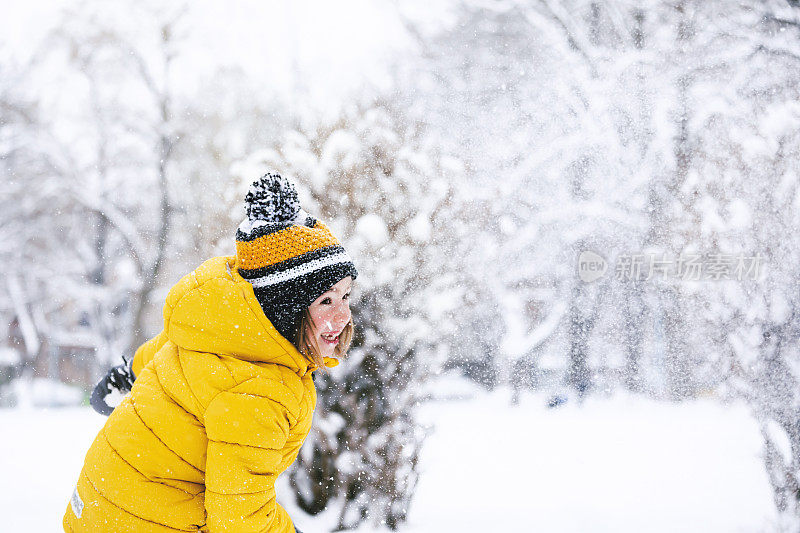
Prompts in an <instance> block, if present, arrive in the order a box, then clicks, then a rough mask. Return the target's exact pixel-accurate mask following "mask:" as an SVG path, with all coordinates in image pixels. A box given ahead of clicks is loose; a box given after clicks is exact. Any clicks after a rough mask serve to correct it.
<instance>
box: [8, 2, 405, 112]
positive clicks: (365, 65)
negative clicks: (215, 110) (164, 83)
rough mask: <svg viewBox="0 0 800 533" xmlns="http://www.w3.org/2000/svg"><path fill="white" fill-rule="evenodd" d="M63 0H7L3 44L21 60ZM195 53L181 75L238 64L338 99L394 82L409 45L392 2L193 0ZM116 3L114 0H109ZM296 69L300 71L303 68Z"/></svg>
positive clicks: (315, 97)
mask: <svg viewBox="0 0 800 533" xmlns="http://www.w3.org/2000/svg"><path fill="white" fill-rule="evenodd" d="M69 3H70V2H67V1H65V0H26V1H25V2H14V3H8V4H7V5H6V6H4V8H3V16H2V17H0V49H1V48H3V45H7V50H6V53H10V54H11V55H12V56H13V57H15V58H16V59H17V60H19V61H24V60H25V59H26V58H27V57H28V56H29V55H30V52H31V51H32V49H33V48H34V46H35V45H36V44H37V43H38V42H39V40H40V39H41V38H42V37H43V36H44V34H45V33H46V32H47V31H48V30H49V29H50V28H51V27H52V26H53V25H54V24H56V23H57V21H58V10H59V8H60V7H61V6H64V5H67V4H69ZM191 4H192V6H193V8H192V9H193V10H194V11H193V14H192V15H191V17H192V18H191V19H190V20H192V23H191V28H192V30H191V31H192V35H191V36H190V39H191V41H190V42H192V43H193V44H192V46H196V48H197V53H196V54H191V56H190V57H189V62H187V61H186V60H185V58H184V61H183V63H178V62H176V63H177V64H176V65H175V66H176V68H179V69H183V70H182V71H179V74H178V77H179V79H180V80H183V81H186V82H187V83H190V82H192V81H194V80H197V79H198V77H199V78H204V77H207V76H210V75H211V74H212V73H213V71H214V68H215V67H216V66H217V65H219V64H220V63H226V64H238V65H241V66H242V67H243V68H244V69H245V71H246V72H247V73H248V74H250V75H251V76H252V77H253V78H255V79H256V80H259V81H260V82H263V83H267V84H269V85H270V86H271V87H272V88H274V90H276V91H278V92H279V93H281V94H283V95H284V96H286V95H288V94H290V93H291V91H294V90H296V89H297V88H298V87H305V90H306V91H307V93H308V95H309V96H311V99H312V101H313V102H315V103H318V104H322V105H323V106H324V105H326V104H327V103H329V102H330V101H331V100H332V99H334V100H339V99H341V98H342V97H343V96H344V95H345V94H348V93H350V92H352V91H354V90H358V88H359V87H360V86H361V85H363V84H364V83H365V82H369V83H372V84H374V85H377V86H379V87H383V86H386V84H387V83H388V82H389V79H388V71H389V69H390V67H391V65H390V63H389V61H387V58H388V57H389V56H390V55H391V54H392V53H393V52H397V51H399V50H401V49H404V48H407V47H409V46H410V44H411V43H410V40H409V39H408V38H407V37H406V35H405V32H404V30H403V28H402V25H401V23H400V22H399V21H398V18H397V15H396V14H395V13H393V9H394V7H393V4H392V3H390V2H374V1H368V0H337V1H336V2H330V1H316V0H293V1H275V0H273V1H257V0H236V1H232V2H219V1H213V0H196V1H194V2H192V3H191ZM108 5H109V6H113V3H109V4H108ZM294 72H298V73H299V76H297V75H295V74H294Z"/></svg>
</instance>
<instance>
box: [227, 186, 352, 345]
mask: <svg viewBox="0 0 800 533" xmlns="http://www.w3.org/2000/svg"><path fill="white" fill-rule="evenodd" d="M245 210H246V212H247V217H246V218H245V219H244V220H243V221H242V223H241V224H240V225H239V228H238V229H237V231H236V263H237V268H238V270H239V274H240V275H241V276H242V277H243V278H245V279H246V280H248V281H249V282H250V283H251V284H252V285H253V290H254V292H255V295H256V298H257V299H258V301H259V303H260V304H261V308H262V309H263V310H264V314H265V315H266V316H267V318H268V319H269V320H270V322H272V325H273V326H275V329H277V330H278V332H279V333H280V334H281V335H283V336H284V337H285V338H286V339H287V340H289V341H290V342H292V343H295V342H296V340H297V330H298V328H299V325H300V315H301V313H302V312H303V311H304V310H305V309H307V308H308V307H309V306H310V305H311V304H312V303H313V302H314V300H316V299H317V298H319V297H320V296H321V295H322V294H323V293H325V292H326V291H328V290H329V289H330V288H331V287H333V286H334V285H335V284H336V283H338V282H339V281H341V280H342V279H344V278H346V277H347V276H351V277H352V278H353V280H355V279H356V277H357V276H358V271H357V270H356V267H355V265H354V264H353V261H352V259H351V258H350V256H349V255H348V254H347V252H346V251H345V250H344V248H343V247H342V245H341V244H340V243H339V241H338V240H337V239H336V237H334V236H333V234H332V233H331V231H330V230H329V229H328V227H327V226H326V225H325V224H323V223H322V222H320V221H319V220H317V219H316V218H314V217H312V216H311V215H309V214H308V213H306V212H305V211H304V210H303V209H302V208H301V207H300V202H299V200H298V198H297V190H296V189H295V187H294V184H293V183H292V182H291V181H290V180H289V179H287V178H284V177H282V176H280V175H279V174H277V173H276V174H273V173H267V174H265V175H264V176H262V177H261V178H259V179H258V180H256V181H255V182H253V184H252V185H251V186H250V190H249V191H248V192H247V196H245Z"/></svg>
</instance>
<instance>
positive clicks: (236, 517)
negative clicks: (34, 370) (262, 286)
mask: <svg viewBox="0 0 800 533" xmlns="http://www.w3.org/2000/svg"><path fill="white" fill-rule="evenodd" d="M325 363H326V366H334V365H335V364H336V363H337V362H336V360H335V359H326V361H325ZM315 369H316V366H315V365H314V364H313V363H312V362H310V361H308V360H307V359H306V358H304V357H303V356H302V355H301V354H300V353H299V352H298V351H297V350H296V349H295V347H294V346H293V345H292V344H291V343H290V342H289V341H288V340H286V339H284V338H283V337H282V336H281V335H280V334H279V333H278V332H277V330H276V329H275V328H274V327H273V326H272V324H271V323H270V322H269V320H268V319H267V317H266V315H264V312H263V311H262V310H261V306H260V305H259V303H258V301H257V300H256V297H255V294H254V293H253V288H252V285H250V283H248V282H247V281H246V280H244V279H243V278H242V277H241V276H239V274H238V273H237V270H236V262H235V256H232V257H217V258H214V259H211V260H209V261H206V262H205V263H203V264H202V265H201V266H200V267H198V268H197V269H196V270H195V271H194V272H192V273H191V274H189V275H187V276H184V277H183V279H181V280H180V281H179V282H178V283H177V284H176V285H175V286H174V287H173V288H172V290H170V292H169V295H168V297H167V300H166V304H165V305H164V330H163V331H162V332H161V333H160V334H159V335H158V336H156V337H155V338H153V339H152V340H150V341H148V342H147V343H145V344H143V345H142V346H141V347H140V348H139V349H138V350H137V351H136V354H135V357H134V363H133V370H134V372H135V374H136V376H137V378H136V382H135V383H134V386H133V390H132V391H131V392H130V394H128V396H127V397H126V398H125V399H124V400H123V401H122V403H121V404H120V405H119V406H118V407H117V408H116V409H115V410H114V412H113V413H112V414H111V416H110V417H109V418H108V420H107V422H106V424H105V426H104V427H103V428H102V430H101V431H100V433H99V434H98V435H97V438H96V439H95V441H94V443H93V444H92V446H91V448H90V449H89V452H88V453H87V455H86V461H85V464H84V467H83V470H82V471H81V474H80V478H79V480H78V484H77V488H76V491H75V493H74V494H73V496H72V499H71V501H70V503H69V504H68V505H67V511H66V514H65V516H64V521H63V526H64V530H65V531H68V532H75V533H77V532H84V531H85V532H92V533H97V532H106V531H107V532H112V531H113V532H116V533H121V532H136V533H148V532H165V531H207V532H217V531H235V532H245V531H264V532H266V531H268V532H289V533H292V532H293V531H294V526H293V524H292V521H291V520H290V518H289V516H288V515H287V514H286V511H285V510H284V509H283V507H281V506H280V505H279V504H277V502H276V501H275V489H274V484H275V478H276V477H277V476H278V474H280V473H281V472H283V471H284V470H285V469H286V468H287V467H288V466H289V465H290V464H291V463H292V462H294V460H295V458H296V457H297V453H298V451H299V450H300V445H301V444H302V443H303V440H304V439H305V438H306V436H307V435H308V432H309V430H310V428H311V418H312V415H313V413H314V408H315V405H316V391H315V388H314V382H313V381H312V379H311V372H312V371H313V370H315Z"/></svg>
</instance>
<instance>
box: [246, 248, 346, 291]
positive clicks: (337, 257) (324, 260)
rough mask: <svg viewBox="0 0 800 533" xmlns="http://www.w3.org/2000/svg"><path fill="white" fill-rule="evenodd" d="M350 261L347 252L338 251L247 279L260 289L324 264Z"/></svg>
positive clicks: (306, 272)
mask: <svg viewBox="0 0 800 533" xmlns="http://www.w3.org/2000/svg"><path fill="white" fill-rule="evenodd" d="M352 262H353V260H352V259H350V256H349V255H348V254H347V252H338V253H336V254H334V255H330V256H328V257H321V258H319V259H314V260H312V261H309V262H308V263H303V264H302V265H298V266H296V267H293V268H290V269H289V270H284V271H283V272H275V273H273V274H268V275H266V276H262V277H260V278H253V279H248V280H247V281H249V282H250V283H251V284H252V285H253V287H255V288H256V289H260V288H263V287H268V286H270V285H275V284H276V283H282V282H284V281H289V280H291V279H294V278H297V277H300V276H303V275H305V274H309V273H311V272H314V271H315V270H320V269H322V268H325V267H326V266H330V265H335V264H338V263H352Z"/></svg>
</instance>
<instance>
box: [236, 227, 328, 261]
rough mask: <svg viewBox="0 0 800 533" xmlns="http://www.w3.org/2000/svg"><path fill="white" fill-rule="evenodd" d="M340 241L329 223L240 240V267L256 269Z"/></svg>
mask: <svg viewBox="0 0 800 533" xmlns="http://www.w3.org/2000/svg"><path fill="white" fill-rule="evenodd" d="M337 244H339V241H337V240H336V237H334V236H333V234H332V233H331V232H330V230H329V229H328V227H327V226H325V225H324V224H323V223H322V222H319V221H317V223H316V225H315V226H314V227H313V228H309V227H307V226H299V225H298V226H291V227H289V228H286V229H283V230H280V231H276V232H275V233H270V234H269V235H264V236H263V237H259V238H257V239H254V240H252V241H239V240H237V241H236V257H237V260H238V265H237V267H238V268H239V269H243V270H253V269H256V268H263V267H266V266H271V265H275V264H277V263H281V262H283V261H286V260H287V259H291V258H293V257H297V256H299V255H303V254H304V253H307V252H312V251H314V250H318V249H320V248H324V247H326V246H333V245H337Z"/></svg>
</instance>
